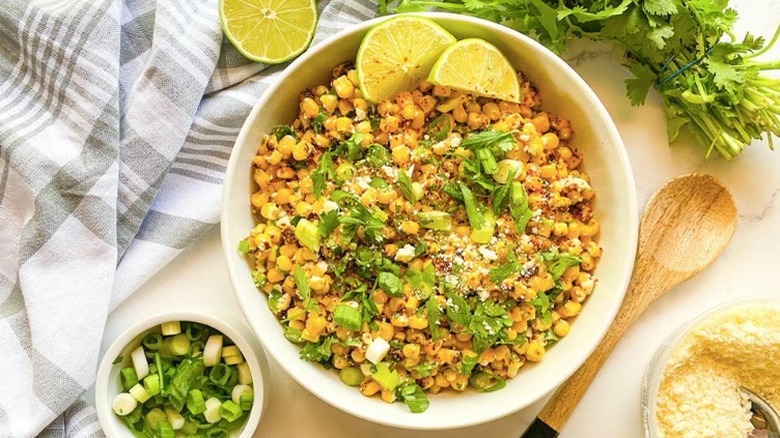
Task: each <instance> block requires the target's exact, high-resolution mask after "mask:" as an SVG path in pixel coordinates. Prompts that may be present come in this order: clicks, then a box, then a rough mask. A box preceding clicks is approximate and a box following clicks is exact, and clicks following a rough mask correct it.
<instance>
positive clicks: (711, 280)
mask: <svg viewBox="0 0 780 438" xmlns="http://www.w3.org/2000/svg"><path fill="white" fill-rule="evenodd" d="M731 3H732V5H734V6H735V7H736V8H737V10H738V11H739V12H740V15H741V19H740V21H739V22H738V29H737V30H738V31H739V32H738V35H741V33H742V32H743V31H745V30H749V31H750V32H751V33H754V34H758V35H763V36H765V37H767V38H770V37H771V36H772V33H773V32H774V29H775V26H776V25H777V24H778V19H777V17H780V1H778V0H761V1H758V0H753V1H749V0H742V1H740V2H735V1H733V0H732V2H731ZM778 46H780V44H778ZM767 57H768V58H771V57H774V58H775V59H780V47H777V48H776V49H775V50H773V51H772V52H770V53H769V54H768V56H767ZM567 59H568V60H569V62H570V63H571V64H572V65H573V66H574V67H575V68H576V70H577V71H578V72H579V73H580V74H581V75H582V76H583V77H584V78H585V80H586V81H587V82H588V83H589V84H590V85H591V86H592V87H593V88H594V89H595V91H596V93H597V94H598V95H599V96H600V97H601V99H602V100H603V101H604V103H605V105H606V107H607V109H608V110H609V112H610V113H611V115H612V117H613V118H614V119H615V122H616V124H617V126H618V128H619V130H620V133H621V135H622V137H623V141H624V142H625V144H626V148H627V149H628V154H629V157H630V159H631V163H632V167H633V171H634V175H635V177H636V182H637V187H636V190H637V193H638V197H639V201H640V205H644V203H645V202H646V201H647V199H648V198H649V196H650V194H651V193H652V192H653V191H654V190H655V189H656V188H657V187H658V186H660V185H661V184H662V183H663V182H664V181H666V180H667V179H669V178H671V177H674V176H676V175H679V174H681V173H686V172H691V171H696V172H706V173H710V174H713V175H715V176H717V177H718V178H720V179H721V180H722V181H723V182H724V183H725V184H726V185H727V186H728V187H729V188H730V189H731V191H732V193H733V195H734V198H735V200H736V203H737V208H738V210H739V225H738V227H737V232H736V234H735V236H734V239H733V241H732V243H731V246H730V247H729V248H728V249H727V250H726V252H725V253H724V254H723V255H722V256H721V258H720V259H719V260H717V261H716V262H715V263H714V264H713V265H712V266H711V267H710V268H709V269H707V270H706V271H705V272H704V273H702V274H701V275H699V276H698V277H697V278H694V279H692V280H690V281H689V282H687V283H685V284H683V285H681V286H679V287H677V288H676V289H674V290H673V291H672V292H671V293H670V294H668V295H667V296H666V297H664V298H662V299H661V300H660V301H659V302H657V303H655V304H654V305H652V306H651V307H650V308H649V309H648V311H647V313H646V314H645V315H644V316H643V317H641V318H640V319H639V320H638V322H637V323H636V325H635V326H634V327H633V328H632V329H631V330H630V331H629V332H628V333H627V334H626V336H625V337H624V339H623V340H622V341H621V343H620V344H619V345H618V346H617V348H616V349H615V351H614V353H613V354H612V356H611V357H610V359H609V360H608V361H607V363H606V364H605V366H604V368H603V369H602V370H601V372H600V374H599V376H598V377H597V378H596V380H595V381H594V383H593V385H592V387H591V388H590V390H589V391H588V393H587V394H586V395H585V398H584V399H583V400H582V402H581V403H580V405H579V406H578V408H577V409H576V411H575V412H574V414H573V416H572V417H571V419H570V420H569V422H568V424H567V425H566V427H565V428H564V429H563V431H562V434H561V436H562V437H564V438H575V437H576V438H590V437H594V438H595V437H599V438H603V437H621V438H639V437H641V436H642V429H641V418H640V390H641V383H642V378H643V374H644V371H645V368H646V366H647V364H648V362H649V361H650V358H651V356H652V355H653V353H654V351H655V349H656V348H657V347H658V345H659V344H660V343H661V342H662V341H663V340H664V339H665V338H666V337H667V336H668V335H669V334H670V333H671V332H672V331H673V330H674V329H675V328H676V327H678V326H679V325H681V324H682V323H684V322H685V321H687V320H689V319H691V318H692V317H693V316H695V315H698V314H700V313H702V312H704V311H705V310H706V309H708V308H710V307H712V306H714V305H716V304H718V303H722V302H725V301H729V300H733V299H735V298H738V297H746V296H754V295H770V296H774V297H777V298H778V299H780V290H778V289H777V285H778V284H780V269H778V263H780V232H778V227H780V202H776V199H777V197H778V193H779V192H780V151H777V152H772V151H770V150H769V149H768V147H767V144H766V142H755V143H754V144H753V145H752V146H751V147H750V148H749V149H748V150H747V151H746V152H745V153H743V155H742V156H740V157H739V158H737V159H736V160H735V162H731V163H729V162H725V161H723V160H721V159H719V158H715V157H713V158H711V159H709V160H705V159H704V154H703V149H701V148H700V147H699V146H695V145H694V144H693V141H692V139H682V140H680V141H678V142H677V143H676V144H675V145H674V146H672V147H669V146H667V144H666V130H665V124H664V123H665V120H664V115H663V112H662V110H661V106H660V98H659V97H658V95H655V94H652V93H651V95H650V96H649V98H648V101H647V104H646V105H645V106H644V107H640V108H635V107H631V106H630V105H629V104H628V100H627V99H626V97H625V94H624V89H623V79H625V78H626V77H627V76H628V74H627V73H626V72H625V71H624V70H623V69H622V68H621V67H620V66H619V65H618V64H617V63H616V61H617V60H619V53H617V52H615V51H613V50H611V49H610V47H609V46H606V45H599V44H593V43H586V44H579V45H578V48H577V50H576V51H574V52H573V53H572V54H571V55H568V56H567ZM637 213H639V212H637ZM182 301H188V302H190V303H194V305H196V306H198V307H201V308H203V309H213V311H214V312H229V313H236V314H238V313H240V310H239V307H238V304H237V303H236V301H235V299H234V297H233V295H232V292H231V289H230V283H229V281H228V276H227V272H226V270H225V264H224V261H223V260H222V255H221V249H220V243H219V235H218V233H217V232H216V230H214V232H212V233H210V234H209V235H208V236H206V237H205V238H204V239H203V241H201V242H200V243H198V244H196V245H195V246H193V247H192V248H191V249H189V250H187V251H186V252H185V253H184V254H182V255H181V256H180V257H179V258H178V259H176V260H175V261H174V262H173V263H172V264H171V265H169V266H168V267H166V268H164V269H163V270H162V271H161V272H160V273H159V274H157V275H156V276H155V277H154V278H153V279H152V280H151V281H150V282H149V283H148V284H146V285H145V286H144V287H142V288H141V289H140V290H139V291H138V292H137V293H136V294H135V295H133V296H132V297H131V298H130V299H129V300H128V301H126V302H125V303H123V304H122V305H121V306H120V307H119V308H118V309H117V310H116V311H115V312H114V313H113V314H112V315H111V316H110V317H109V320H108V323H107V326H106V331H105V337H104V339H103V347H104V348H105V347H106V346H108V345H109V344H110V343H111V342H112V341H113V340H114V339H115V338H116V337H117V336H118V335H119V333H121V331H122V330H124V329H125V328H126V327H128V326H129V325H131V324H132V323H133V322H134V321H135V320H137V319H138V318H139V317H141V316H142V315H145V314H148V313H152V312H155V311H158V310H163V309H165V308H169V306H171V305H173V303H176V302H179V303H180V302H182ZM246 330H248V329H246ZM270 381H271V382H270V384H271V388H270V389H271V391H270V394H271V395H270V399H269V401H268V404H267V406H266V411H265V414H264V418H263V420H262V421H261V425H260V427H259V429H258V430H257V432H256V434H255V436H256V437H264V438H274V437H364V436H373V437H375V438H383V437H395V436H404V437H433V438H436V437H453V438H458V437H470V436H474V435H481V436H490V437H495V438H504V437H506V438H511V437H519V436H520V434H521V433H522V431H523V430H524V429H525V426H526V425H527V424H528V423H529V422H530V419H531V418H533V417H534V416H535V415H536V413H537V411H538V410H539V409H540V408H541V406H542V404H541V403H539V404H537V405H535V406H532V407H530V408H528V409H526V410H524V411H521V412H518V413H515V414H512V415H510V416H508V417H505V418H503V419H500V420H497V421H494V422H491V423H487V424H484V425H481V426H475V427H471V428H467V429H461V430H456V431H443V432H415V431H402V430H399V429H393V428H388V427H384V426H378V425H374V424H372V423H369V422H366V421H363V420H359V419H357V418H354V417H351V416H349V415H347V414H345V413H342V412H340V411H338V410H337V409H335V408H332V407H330V406H329V405H327V404H325V403H324V402H322V401H320V400H319V399H316V398H315V397H314V396H312V395H310V394H308V393H307V392H306V391H305V390H304V389H303V388H302V387H301V386H299V385H298V384H297V383H295V382H294V381H293V380H292V379H291V378H290V377H288V376H287V375H286V374H285V373H284V371H282V370H281V369H280V368H279V367H278V365H276V364H275V363H273V362H271V378H270Z"/></svg>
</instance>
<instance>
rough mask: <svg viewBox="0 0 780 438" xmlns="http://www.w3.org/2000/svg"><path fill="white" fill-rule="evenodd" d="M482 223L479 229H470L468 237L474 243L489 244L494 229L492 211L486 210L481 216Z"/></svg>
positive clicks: (494, 221)
mask: <svg viewBox="0 0 780 438" xmlns="http://www.w3.org/2000/svg"><path fill="white" fill-rule="evenodd" d="M483 218H484V221H483V222H482V227H481V228H472V230H471V234H470V235H469V237H470V238H471V240H472V241H474V242H476V243H489V242H490V239H492V238H493V232H494V231H495V229H496V220H495V218H496V217H495V215H494V214H493V211H491V210H487V211H485V214H484V215H483Z"/></svg>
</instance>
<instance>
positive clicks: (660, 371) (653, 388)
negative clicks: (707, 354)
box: [642, 296, 780, 438]
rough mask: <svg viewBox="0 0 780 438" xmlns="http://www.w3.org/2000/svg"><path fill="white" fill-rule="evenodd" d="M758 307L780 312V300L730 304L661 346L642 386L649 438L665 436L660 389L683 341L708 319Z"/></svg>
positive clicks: (690, 324)
mask: <svg viewBox="0 0 780 438" xmlns="http://www.w3.org/2000/svg"><path fill="white" fill-rule="evenodd" d="M756 305H763V306H771V307H776V308H777V309H778V311H780V300H778V298H776V297H770V296H761V297H753V298H741V299H738V300H736V301H729V302H726V303H723V304H720V305H718V306H716V307H714V308H712V309H710V310H708V311H706V312H705V313H703V314H702V315H699V316H698V317H696V318H694V319H693V320H691V321H688V322H687V323H685V324H683V325H682V326H680V327H679V328H678V329H677V330H675V331H674V332H673V333H672V334H671V335H670V336H669V337H668V338H667V339H666V340H665V341H664V342H663V343H662V344H661V345H660V346H659V347H658V350H656V352H655V354H654V355H653V358H652V359H651V360H650V364H649V365H648V367H647V372H646V373H645V379H644V382H643V383H642V429H643V430H644V434H645V438H660V437H661V434H660V432H659V431H658V424H657V422H656V406H657V397H658V388H659V386H660V385H661V379H662V378H663V375H664V370H665V369H666V364H667V363H668V362H669V357H670V356H671V355H672V353H674V351H675V350H676V349H677V346H678V345H679V344H680V342H682V341H683V340H684V339H685V338H686V337H687V336H688V335H689V334H690V333H691V332H692V331H693V330H694V329H695V328H696V327H698V326H699V325H700V324H701V323H702V322H703V321H704V320H706V319H708V318H709V317H711V316H713V315H715V314H717V313H720V312H722V311H725V310H730V309H733V308H738V307H742V306H748V307H755V306H756Z"/></svg>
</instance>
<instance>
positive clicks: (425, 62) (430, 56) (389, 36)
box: [356, 14, 457, 103]
mask: <svg viewBox="0 0 780 438" xmlns="http://www.w3.org/2000/svg"><path fill="white" fill-rule="evenodd" d="M415 25H416V26H418V29H416V30H417V32H411V31H409V29H407V31H406V32H403V31H399V30H400V29H399V28H401V27H402V26H408V27H414V26H415ZM381 33H386V35H384V36H382V38H383V39H385V40H388V41H392V44H391V45H393V44H394V45H396V47H397V46H398V45H399V43H400V44H404V43H406V47H400V49H401V50H410V51H411V50H415V49H418V48H420V47H426V46H427V48H428V49H429V50H428V51H429V53H418V55H420V57H418V58H417V61H418V62H419V64H418V65H416V66H415V69H416V71H414V72H412V74H404V75H398V74H397V73H395V72H393V71H392V68H391V67H390V66H392V65H393V64H391V63H387V64H388V69H390V70H389V71H388V70H387V69H385V74H386V75H392V74H395V75H396V76H398V77H396V78H395V79H394V80H386V79H385V80H378V79H376V78H375V76H381V75H377V74H376V73H377V70H379V71H380V72H381V71H382V69H381V68H378V67H377V66H376V65H374V66H373V67H372V68H373V69H374V71H373V72H372V74H366V71H365V70H366V64H367V63H366V60H367V57H368V56H370V55H373V58H371V60H372V61H373V62H379V61H377V60H379V59H382V58H384V61H386V60H387V59H388V58H391V57H393V56H394V55H395V54H393V53H392V49H393V47H389V46H386V45H377V44H376V40H377V38H378V36H379V35H380V34H381ZM398 37H403V38H408V39H409V41H400V42H399V41H398V39H399V38H398ZM415 39H416V41H415ZM456 42H457V39H456V38H455V37H454V36H453V35H452V34H450V33H449V32H448V31H447V30H445V29H444V28H443V27H441V26H440V25H439V24H437V23H436V22H434V21H433V20H430V19H428V18H424V17H419V16H415V15H403V14H401V15H398V16H396V17H394V18H391V19H389V20H387V21H383V22H382V23H379V24H377V25H375V26H374V27H372V28H371V29H369V31H368V32H367V33H366V35H365V36H364V37H363V41H362V42H361V44H360V48H359V49H358V53H357V57H356V68H357V76H358V83H359V86H360V91H361V93H362V94H363V97H364V98H365V99H366V100H367V101H369V102H371V103H377V102H378V101H379V100H382V99H390V98H392V97H394V96H395V94H397V93H398V92H400V91H403V90H404V89H410V90H411V89H413V88H414V87H415V86H416V85H417V83H419V81H421V80H423V79H425V78H426V77H427V76H428V73H429V71H430V68H431V67H433V64H434V63H435V62H436V60H437V59H438V58H439V56H440V55H441V53H443V52H444V50H445V49H446V48H447V47H449V46H451V45H453V44H455V43H456ZM371 52H376V53H371ZM420 52H422V51H420ZM396 54H397V53H396ZM396 64H397V65H399V66H400V65H401V60H398V61H397V62H396Z"/></svg>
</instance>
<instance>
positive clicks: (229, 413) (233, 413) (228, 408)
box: [220, 400, 244, 423]
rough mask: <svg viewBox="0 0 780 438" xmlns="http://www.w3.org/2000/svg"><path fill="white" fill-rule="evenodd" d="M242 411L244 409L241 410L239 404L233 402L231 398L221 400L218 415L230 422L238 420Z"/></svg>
mask: <svg viewBox="0 0 780 438" xmlns="http://www.w3.org/2000/svg"><path fill="white" fill-rule="evenodd" d="M243 413H244V411H243V410H241V406H239V404H238V403H235V402H234V401H233V400H225V401H223V402H222V406H221V408H220V416H222V418H224V419H225V420H227V422H228V423H232V422H234V421H236V420H238V419H239V418H241V415H242V414H243Z"/></svg>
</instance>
